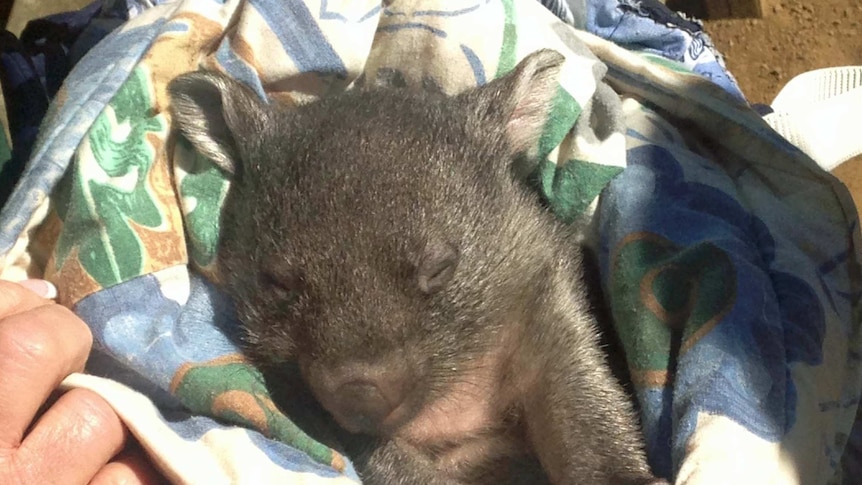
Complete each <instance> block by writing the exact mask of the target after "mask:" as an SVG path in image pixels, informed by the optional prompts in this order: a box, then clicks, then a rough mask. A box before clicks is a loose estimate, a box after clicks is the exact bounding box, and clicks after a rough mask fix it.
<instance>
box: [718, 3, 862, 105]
mask: <svg viewBox="0 0 862 485" xmlns="http://www.w3.org/2000/svg"><path fill="white" fill-rule="evenodd" d="M761 2H762V4H764V5H765V6H766V7H765V10H766V12H765V13H764V17H763V18H762V19H728V20H714V21H705V22H704V24H705V27H706V31H707V33H708V34H709V35H710V36H711V37H712V40H713V41H714V42H715V45H716V47H717V48H718V50H719V52H721V53H722V54H724V55H725V58H726V61H727V66H728V68H729V69H730V72H731V73H733V75H734V76H736V78H737V80H738V81H739V84H740V85H741V87H742V90H743V92H744V93H745V94H746V96H747V97H748V98H749V101H751V102H753V103H764V104H770V103H771V102H772V99H773V98H774V97H775V95H776V94H778V91H779V90H780V89H781V87H782V86H784V84H785V83H787V81H789V80H790V79H792V78H793V77H794V76H796V75H797V74H801V73H803V72H805V71H810V70H812V69H818V68H822V67H835V66H846V65H862V0H761Z"/></svg>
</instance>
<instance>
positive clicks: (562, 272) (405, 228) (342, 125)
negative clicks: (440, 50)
mask: <svg viewBox="0 0 862 485" xmlns="http://www.w3.org/2000/svg"><path fill="white" fill-rule="evenodd" d="M563 62H564V58H563V56H562V55H560V54H558V53H556V52H553V51H547V50H545V51H538V52H536V53H534V54H531V55H530V56H527V57H526V58H525V59H524V60H523V61H521V63H519V64H518V66H517V67H516V68H515V69H514V70H513V71H512V72H511V73H509V74H508V75H506V76H504V77H502V78H500V79H497V80H494V81H492V82H491V83H489V84H487V85H485V86H482V87H479V88H476V89H472V90H468V91H466V92H464V93H462V94H459V95H457V96H455V97H446V96H444V95H443V94H442V93H440V92H439V91H434V92H419V93H415V92H409V90H404V89H380V88H363V89H357V90H353V91H348V92H345V93H343V94H339V95H335V96H332V97H328V98H324V99H322V100H320V101H319V102H315V103H312V104H308V105H304V106H300V107H297V108H293V107H286V106H283V105H280V104H278V103H276V102H266V101H264V100H261V99H259V98H258V97H257V96H256V95H255V94H254V93H253V92H252V91H250V90H249V89H247V88H246V87H245V86H243V85H241V84H240V83H238V82H237V81H234V80H232V79H230V78H228V77H226V76H224V75H221V74H217V73H205V72H199V73H191V74H187V75H184V76H181V77H179V78H178V79H176V80H175V81H173V82H172V83H171V85H170V86H169V92H170V94H171V99H172V106H171V113H172V116H173V121H174V123H175V124H176V126H177V127H178V128H179V130H180V131H181V132H182V134H183V135H184V136H185V137H187V138H188V139H189V140H190V141H191V142H192V144H193V145H194V146H195V147H196V148H197V149H198V150H199V151H200V152H201V153H203V154H204V155H206V156H208V157H210V158H211V159H212V160H213V162H214V163H215V164H216V165H218V166H219V167H220V168H221V169H222V170H223V171H224V173H225V174H226V176H228V177H230V178H231V188H230V192H229V194H228V196H227V199H226V200H225V204H224V208H223V213H222V221H221V227H222V232H221V235H220V241H219V254H218V256H219V263H218V264H219V272H220V276H221V279H222V280H223V282H224V289H225V291H226V292H227V293H228V294H229V295H230V296H231V297H232V298H233V299H234V302H235V304H236V308H237V313H238V316H239V319H240V321H241V322H242V325H243V328H244V329H245V332H246V339H245V346H246V350H247V351H248V353H249V354H250V355H252V356H254V357H255V358H257V359H258V361H259V363H260V364H261V365H262V366H267V365H273V363H279V362H293V363H295V364H296V365H297V366H298V368H299V370H300V372H301V374H302V376H303V378H304V380H305V381H306V383H307V384H308V392H310V393H311V394H312V395H313V397H314V399H315V400H316V401H317V402H319V403H320V405H321V406H322V407H323V408H324V409H326V411H327V412H328V414H329V415H330V416H331V417H332V419H333V420H334V421H335V422H336V423H337V424H338V425H339V426H340V427H341V428H342V429H343V430H345V431H346V432H347V433H346V434H345V436H348V438H349V440H348V441H349V442H350V443H351V446H350V456H351V458H352V459H353V460H354V463H355V464H356V467H357V470H358V472H359V474H360V475H361V477H362V479H363V481H364V482H366V483H372V484H374V483H380V484H413V483H415V484H423V485H425V484H444V483H445V484H458V483H461V484H467V483H537V481H538V480H547V481H548V482H550V483H554V484H580V483H591V484H646V483H662V482H661V481H660V480H657V479H656V478H655V477H654V476H653V475H652V474H651V473H650V470H649V467H648V466H647V464H646V460H645V457H644V453H643V449H642V448H643V446H642V442H641V437H640V430H639V429H638V426H637V424H636V420H635V417H634V414H633V412H632V410H631V406H630V404H629V401H628V400H627V398H626V396H625V395H624V393H623V391H622V389H621V387H620V386H619V384H618V383H617V382H616V381H615V380H614V378H613V377H612V375H611V373H610V371H609V369H608V366H607V363H606V361H605V356H604V355H603V354H602V352H601V350H600V348H599V345H598V337H599V335H598V330H597V327H596V325H595V321H594V317H593V315H592V314H591V313H590V312H589V309H588V306H587V304H586V302H585V296H584V289H583V287H582V283H581V277H582V275H581V273H582V267H581V263H580V260H579V259H578V257H577V254H578V253H577V251H576V248H575V244H576V243H575V237H574V234H573V229H572V228H571V227H568V226H565V225H562V224H560V223H559V222H558V221H557V220H555V219H554V217H553V215H552V214H549V213H548V212H547V211H546V210H545V209H544V208H543V207H542V206H541V204H539V202H538V200H537V196H536V194H534V193H532V192H531V191H530V190H529V189H527V188H526V187H525V186H524V184H522V183H521V181H520V180H518V178H517V177H516V176H514V175H513V174H514V173H516V172H521V171H523V168H522V167H519V168H517V169H516V168H515V166H514V164H515V163H516V161H519V162H523V161H524V160H530V159H531V157H535V156H536V153H537V146H538V140H539V138H540V136H541V133H542V129H543V127H544V126H545V124H546V122H547V118H548V112H549V110H550V104H551V101H552V99H553V98H554V95H555V94H556V91H557V89H559V85H558V83H557V78H558V76H559V72H560V70H561V68H562V65H563ZM370 84H374V83H366V85H370ZM533 163H535V160H534V161H533ZM254 268H259V270H254ZM285 268H287V269H285Z"/></svg>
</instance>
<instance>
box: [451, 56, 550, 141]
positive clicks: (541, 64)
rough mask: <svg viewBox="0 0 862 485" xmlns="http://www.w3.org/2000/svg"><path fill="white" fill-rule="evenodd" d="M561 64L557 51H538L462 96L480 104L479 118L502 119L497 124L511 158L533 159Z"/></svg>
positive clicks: (548, 111)
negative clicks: (521, 155) (516, 156)
mask: <svg viewBox="0 0 862 485" xmlns="http://www.w3.org/2000/svg"><path fill="white" fill-rule="evenodd" d="M565 60H566V58H565V57H563V55H562V54H560V53H559V52H557V51H554V50H550V49H542V50H539V51H536V52H534V53H532V54H530V55H528V56H527V57H525V58H524V59H523V60H522V61H521V62H520V63H518V65H517V66H515V69H513V70H512V71H511V72H510V73H508V74H506V75H505V76H503V77H501V78H499V79H495V80H494V81H491V82H490V83H488V84H486V85H484V86H482V87H479V88H477V89H475V90H473V91H471V92H468V93H465V96H466V97H467V98H468V99H470V101H472V102H478V103H479V104H480V106H479V107H478V108H479V113H480V115H484V116H487V115H491V116H493V117H494V118H497V120H500V117H501V116H502V120H500V121H502V122H503V124H504V125H505V129H506V136H507V138H508V140H509V145H510V146H511V147H512V150H513V152H514V154H526V155H527V156H532V155H534V153H533V152H534V150H535V149H536V148H537V147H538V142H539V138H540V137H541V135H542V129H543V128H544V126H545V122H546V121H547V119H548V114H549V113H550V111H551V103H552V101H553V99H554V96H555V95H556V94H557V89H558V88H559V83H558V80H559V76H560V69H561V68H562V65H563V62H564V61H565ZM471 98H472V99H471ZM468 102H469V101H468Z"/></svg>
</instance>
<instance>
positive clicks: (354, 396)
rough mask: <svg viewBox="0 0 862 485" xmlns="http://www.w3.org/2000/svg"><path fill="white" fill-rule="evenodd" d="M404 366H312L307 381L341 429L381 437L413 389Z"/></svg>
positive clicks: (351, 364) (355, 364) (363, 364)
mask: <svg viewBox="0 0 862 485" xmlns="http://www.w3.org/2000/svg"><path fill="white" fill-rule="evenodd" d="M409 374H410V373H409V372H408V371H406V370H405V366H404V365H403V364H402V365H397V364H395V365H383V364H366V363H350V364H342V365H340V366H338V367H336V368H334V369H332V368H328V367H322V366H321V367H318V366H311V368H310V369H309V376H308V378H309V379H308V382H309V383H311V388H312V390H313V391H314V393H315V395H316V396H317V398H318V400H320V402H321V404H322V405H323V407H325V408H326V409H327V410H328V411H329V412H330V413H331V414H332V416H333V417H334V418H335V420H336V421H337V422H338V424H339V425H341V427H343V428H344V429H346V430H347V431H350V432H352V433H367V434H379V433H380V431H381V428H382V427H383V424H384V423H385V422H386V421H387V418H388V417H390V415H391V414H392V413H393V411H394V410H395V409H397V408H398V407H399V405H401V404H402V403H403V402H404V400H405V398H406V395H407V392H408V390H409V388H410V386H409V382H408V377H409Z"/></svg>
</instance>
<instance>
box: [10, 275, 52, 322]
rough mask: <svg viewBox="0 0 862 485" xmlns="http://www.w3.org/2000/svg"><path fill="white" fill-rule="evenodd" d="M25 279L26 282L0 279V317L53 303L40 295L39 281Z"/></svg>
mask: <svg viewBox="0 0 862 485" xmlns="http://www.w3.org/2000/svg"><path fill="white" fill-rule="evenodd" d="M26 281H27V282H26V283H25V282H21V283H13V282H11V281H5V280H0V318H2V317H4V316H7V315H13V314H16V313H22V312H26V311H28V310H32V309H33V308H37V307H40V306H45V305H53V304H54V303H53V302H52V301H51V300H47V299H45V298H43V297H42V296H40V294H39V292H40V291H41V290H40V289H39V288H38V287H39V283H36V281H39V280H26ZM51 286H53V285H51ZM44 291H48V290H47V289H46V290H44ZM55 291H56V290H55Z"/></svg>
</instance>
